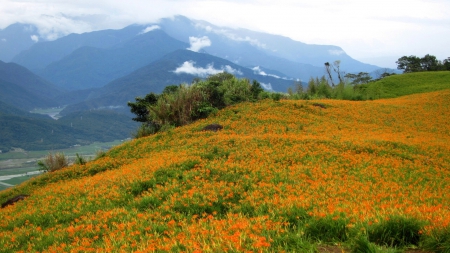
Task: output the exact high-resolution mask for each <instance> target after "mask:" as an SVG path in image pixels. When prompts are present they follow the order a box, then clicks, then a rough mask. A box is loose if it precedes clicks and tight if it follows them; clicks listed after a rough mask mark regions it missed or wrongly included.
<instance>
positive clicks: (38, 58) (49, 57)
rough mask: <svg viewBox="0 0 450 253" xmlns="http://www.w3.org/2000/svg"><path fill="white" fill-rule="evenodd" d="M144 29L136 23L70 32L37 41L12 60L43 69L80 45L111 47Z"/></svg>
mask: <svg viewBox="0 0 450 253" xmlns="http://www.w3.org/2000/svg"><path fill="white" fill-rule="evenodd" d="M142 29H143V28H142V27H141V26H137V25H134V26H128V27H125V28H124V29H120V30H113V29H110V30H102V31H95V32H87V33H82V34H69V35H67V36H64V37H61V38H59V39H57V40H54V41H44V42H39V43H36V44H34V45H33V46H32V47H30V48H29V49H28V50H25V51H22V52H21V53H19V54H17V55H16V56H15V57H14V58H13V59H12V61H13V62H15V63H18V64H20V65H22V66H25V67H26V68H28V69H30V70H32V71H37V70H43V69H44V68H45V67H46V66H48V65H49V64H50V63H52V62H55V61H58V60H61V59H62V58H64V57H65V56H67V55H69V54H71V53H72V52H73V51H75V50H76V49H78V48H80V47H83V46H88V47H95V48H103V49H106V48H111V47H113V46H115V45H117V44H119V43H121V42H123V41H126V40H128V39H130V38H132V37H134V36H136V34H138V33H140V32H141V31H142Z"/></svg>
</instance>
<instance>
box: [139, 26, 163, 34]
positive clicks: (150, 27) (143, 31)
mask: <svg viewBox="0 0 450 253" xmlns="http://www.w3.org/2000/svg"><path fill="white" fill-rule="evenodd" d="M157 29H161V27H159V25H152V26H147V28H145V29H144V30H142V31H141V32H140V33H139V34H144V33H148V32H151V31H153V30H157Z"/></svg>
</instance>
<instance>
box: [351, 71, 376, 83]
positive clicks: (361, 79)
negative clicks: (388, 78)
mask: <svg viewBox="0 0 450 253" xmlns="http://www.w3.org/2000/svg"><path fill="white" fill-rule="evenodd" d="M345 78H347V79H349V80H351V84H365V83H368V82H370V81H371V80H372V77H371V76H370V75H369V73H367V72H359V73H358V74H351V73H349V74H346V75H345Z"/></svg>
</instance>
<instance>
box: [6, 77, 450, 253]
mask: <svg viewBox="0 0 450 253" xmlns="http://www.w3.org/2000/svg"><path fill="white" fill-rule="evenodd" d="M405 76H406V77H405V78H408V76H407V75H405ZM395 78H397V77H395ZM448 88H450V84H448ZM448 88H447V89H445V90H441V91H435V92H428V93H421V94H413V95H408V96H402V97H399V98H394V99H380V100H374V101H359V102H355V101H340V100H314V101H292V100H281V101H279V102H277V101H272V100H263V101H260V102H255V103H242V104H238V105H236V106H232V107H228V108H226V109H224V110H221V111H219V112H218V113H217V115H215V116H211V117H209V118H207V119H204V120H200V121H197V122H195V123H193V124H190V125H187V126H184V127H179V128H176V129H172V130H169V131H167V132H163V133H158V134H155V135H152V136H150V137H146V138H141V139H135V140H132V141H130V142H127V143H125V144H123V145H121V146H119V147H116V148H114V149H112V150H111V151H109V152H108V153H107V154H106V155H105V156H103V157H100V158H98V159H96V160H95V161H92V162H89V163H88V164H86V165H83V166H81V165H74V166H71V167H68V168H66V169H63V170H60V171H57V172H53V173H46V174H44V175H42V176H39V177H36V178H33V179H31V180H30V181H28V182H25V183H24V184H22V185H20V186H18V187H15V188H12V189H8V190H6V191H4V192H1V193H0V202H1V203H3V202H5V201H6V200H7V199H9V198H11V197H13V196H15V195H18V194H27V195H30V197H28V198H26V199H25V200H22V201H19V202H18V203H16V204H15V205H13V206H8V207H6V208H4V209H0V217H1V219H0V238H1V239H0V243H1V244H2V245H4V247H3V248H2V249H0V252H10V251H19V250H23V251H40V252H50V251H104V252H107V251H115V252H117V251H121V250H123V251H127V252H132V251H135V252H138V251H140V252H145V251H147V252H153V251H157V250H163V251H175V252H181V251H187V252H194V251H195V250H198V252H200V251H202V250H203V251H211V252H217V251H233V252H240V251H263V252H279V251H283V250H285V251H299V250H300V251H304V252H314V251H316V250H317V249H318V248H320V247H322V246H323V244H337V243H339V244H341V245H342V247H344V248H346V251H347V250H349V249H350V248H352V249H355V248H358V247H360V246H358V245H360V244H364V243H365V244H364V245H366V246H367V247H369V248H371V249H373V251H370V252H380V251H379V250H381V246H379V245H385V246H391V247H400V248H402V247H407V246H411V245H416V246H419V247H425V248H429V249H431V250H434V251H436V252H445V251H439V247H441V249H445V248H442V247H445V243H447V244H448V239H446V238H450V237H449V232H448V231H449V225H450V219H449V218H450V210H449V209H448V208H447V207H448V206H450V199H449V198H448V197H447V196H449V194H450V192H449V190H450V182H449V181H448V178H449V177H450V171H449V170H448V168H450V146H449V143H450V127H449V126H450V118H449V117H447V115H448V110H449V108H450V100H449V99H448V98H449V96H450V90H449V89H448ZM211 123H219V124H221V125H222V126H223V130H221V131H218V132H207V131H201V129H202V128H203V127H204V126H206V125H208V124H211ZM390 221H392V222H391V223H390ZM396 222H397V223H396ZM386 224H388V225H386ZM389 224H391V225H389ZM392 224H394V225H392ZM404 224H406V226H409V227H408V228H407V229H410V230H408V233H409V232H411V234H410V235H409V236H406V235H402V234H389V233H390V232H389V231H391V230H389V229H393V227H394V230H393V231H397V232H398V231H399V230H395V227H396V226H397V225H399V226H403V225H404ZM389 226H390V227H389ZM380 231H381V232H380ZM386 231H388V232H386ZM386 233H388V234H386ZM393 233H395V232H393ZM364 238H366V239H364ZM367 240H370V241H371V243H369V242H368V241H367ZM446 240H447V241H446ZM375 244H377V245H378V246H375ZM320 245H322V246H320ZM430 245H431V246H430ZM433 245H434V246H433ZM433 247H434V248H433ZM384 249H385V248H384ZM446 249H447V250H448V248H446ZM366 252H367V251H366Z"/></svg>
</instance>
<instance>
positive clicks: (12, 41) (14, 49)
mask: <svg viewBox="0 0 450 253" xmlns="http://www.w3.org/2000/svg"><path fill="white" fill-rule="evenodd" d="M39 39H40V38H39V33H38V31H37V28H36V27H35V26H34V25H29V24H20V23H16V24H12V25H10V26H8V27H6V28H5V29H1V30H0V61H4V62H9V61H11V60H12V58H13V57H14V56H15V55H17V54H19V53H20V52H22V51H23V50H26V49H29V48H30V47H31V46H33V45H34V44H36V42H37V41H39Z"/></svg>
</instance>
